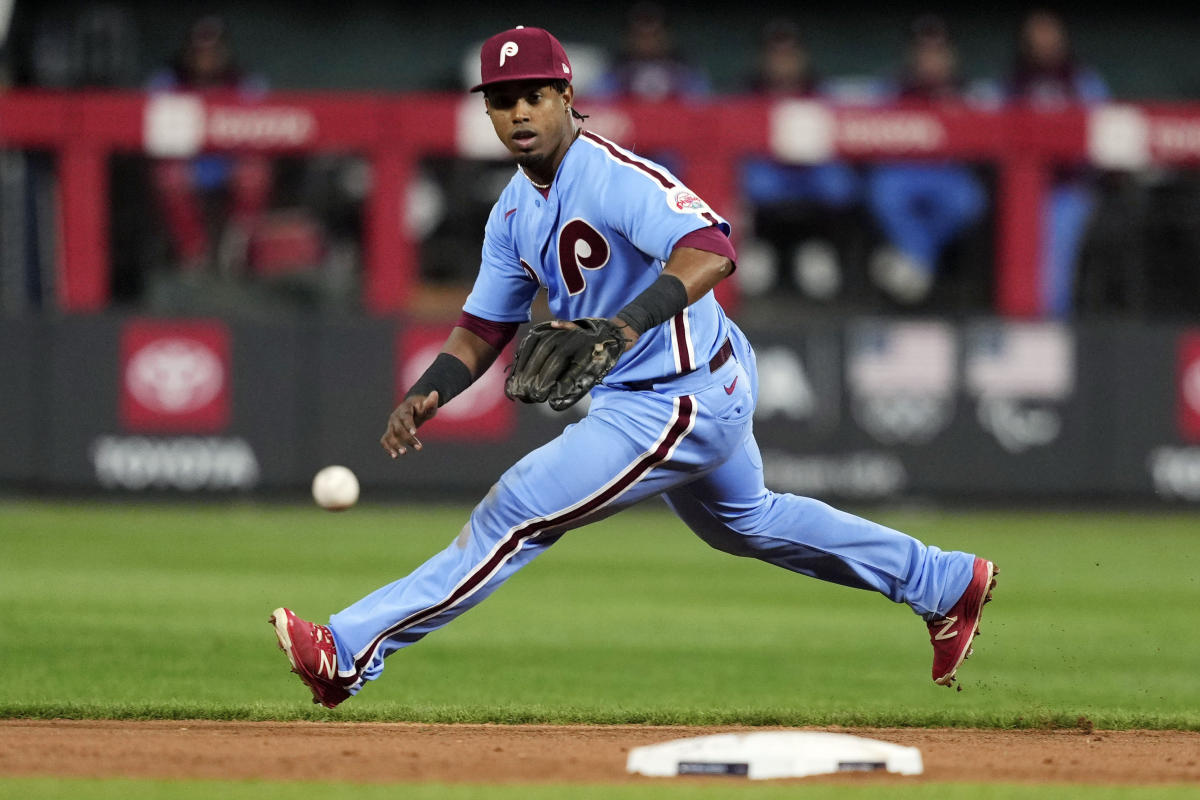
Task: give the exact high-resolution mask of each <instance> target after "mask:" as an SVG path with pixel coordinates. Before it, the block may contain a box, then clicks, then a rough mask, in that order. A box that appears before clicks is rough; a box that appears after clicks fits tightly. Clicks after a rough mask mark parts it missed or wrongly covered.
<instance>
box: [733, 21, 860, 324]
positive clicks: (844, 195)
mask: <svg viewBox="0 0 1200 800" xmlns="http://www.w3.org/2000/svg"><path fill="white" fill-rule="evenodd" d="M747 88H748V89H749V91H750V93H751V94H753V95H755V96H757V97H762V98H765V99H769V100H779V101H782V100H813V101H820V100H823V99H826V92H825V90H824V87H823V86H822V82H821V80H820V78H819V77H818V75H817V74H816V71H815V69H814V68H813V64H812V58H811V55H810V53H809V50H808V48H807V47H806V46H805V44H804V41H803V40H802V38H801V36H800V32H799V29H798V28H797V26H796V25H795V24H794V23H793V22H791V21H790V20H786V19H776V20H773V21H771V22H769V23H768V24H767V25H766V27H765V28H764V29H763V36H762V45H761V48H760V50H759V55H758V63H757V69H756V71H755V73H754V74H753V75H752V76H751V78H750V79H749V81H748V82H747ZM741 188H742V194H743V196H744V197H745V198H746V200H747V201H749V203H750V204H751V205H752V206H753V207H754V223H755V224H754V229H755V233H756V235H757V236H758V238H759V240H760V241H764V242H769V243H770V247H771V249H772V253H771V255H770V258H771V260H772V261H773V263H775V264H776V265H782V264H790V266H791V274H792V277H793V280H794V281H795V283H796V285H797V287H798V288H799V289H800V290H801V291H802V292H804V294H805V295H807V296H808V297H811V298H813V299H817V300H828V299H831V298H832V297H833V296H834V295H836V294H837V293H838V291H839V290H840V289H841V288H842V283H843V275H842V271H843V265H844V263H845V262H846V261H847V260H849V258H848V255H847V251H848V250H850V249H852V247H853V243H852V242H851V241H849V239H850V238H851V233H850V231H851V230H852V229H857V228H858V227H859V226H858V224H857V223H856V222H854V221H853V220H851V219H849V216H850V214H851V212H852V210H853V209H854V208H855V207H856V205H857V203H858V202H859V201H860V199H861V185H860V179H859V176H858V173H857V172H856V171H855V169H854V167H852V166H851V165H849V164H846V163H844V162H840V161H829V162H825V163H821V164H813V165H798V164H783V163H780V162H778V161H775V160H774V159H771V158H766V157H752V158H747V159H746V160H745V161H744V162H743V163H742V170H741ZM751 249H752V248H751ZM776 269H778V268H776ZM778 277H779V276H778V275H775V277H774V278H767V279H766V280H764V281H763V284H764V285H763V286H761V287H759V288H760V289H761V290H764V291H765V290H766V289H768V288H770V287H769V286H767V285H766V282H767V281H773V280H777V279H778Z"/></svg>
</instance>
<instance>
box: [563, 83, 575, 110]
mask: <svg viewBox="0 0 1200 800" xmlns="http://www.w3.org/2000/svg"><path fill="white" fill-rule="evenodd" d="M562 99H563V105H565V106H566V107H567V110H568V111H570V110H571V104H572V103H574V102H575V87H574V86H572V85H571V84H569V83H568V84H567V88H565V89H563V91H562Z"/></svg>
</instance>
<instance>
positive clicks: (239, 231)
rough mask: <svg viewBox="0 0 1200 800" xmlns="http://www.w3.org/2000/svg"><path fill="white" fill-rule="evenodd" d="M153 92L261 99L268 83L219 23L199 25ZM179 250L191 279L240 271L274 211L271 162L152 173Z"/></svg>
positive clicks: (207, 157)
mask: <svg viewBox="0 0 1200 800" xmlns="http://www.w3.org/2000/svg"><path fill="white" fill-rule="evenodd" d="M147 88H148V89H149V90H150V91H151V92H189V93H200V94H221V93H233V94H234V95H235V96H236V98H237V99H238V100H243V101H244V100H251V101H252V100H257V99H259V98H261V97H262V96H263V95H264V94H265V93H266V89H267V84H266V81H265V80H264V79H263V78H261V77H260V76H257V75H252V74H248V73H246V72H244V71H243V70H242V68H241V66H240V65H239V64H238V63H237V60H236V58H235V57H234V52H233V46H232V43H231V41H230V38H229V31H228V28H227V26H226V24H225V22H224V20H222V19H221V18H219V17H215V16H208V17H203V18H201V19H199V20H197V21H196V22H194V23H193V24H192V26H191V27H190V29H189V31H188V34H187V38H186V40H185V41H184V43H183V46H182V47H181V48H180V50H179V52H178V53H177V54H176V56H175V58H174V60H173V61H172V63H171V64H170V65H169V66H167V67H165V68H164V69H161V70H159V71H158V72H156V73H155V74H154V75H153V76H151V78H150V81H149V83H148V86H147ZM152 175H153V184H154V188H155V191H156V194H157V197H158V200H159V202H160V204H161V206H162V210H163V215H164V219H165V222H166V226H167V230H168V232H169V234H170V238H171V244H172V248H173V250H174V254H175V256H176V258H177V259H178V262H179V265H180V267H181V269H182V270H183V271H184V272H185V273H192V272H196V271H202V270H205V269H206V268H208V267H209V266H210V265H212V264H213V261H214V259H215V260H216V262H217V263H216V264H215V266H216V267H217V268H218V269H220V270H221V271H225V272H235V271H240V270H241V269H242V268H243V267H244V266H245V264H244V261H245V257H246V246H247V242H248V241H249V237H250V235H251V233H252V232H253V227H254V225H255V224H256V222H257V221H258V219H259V218H260V217H261V215H262V213H263V211H264V210H265V209H266V206H267V202H268V200H269V198H270V192H271V185H272V175H271V164H270V161H269V160H268V159H267V158H266V157H265V156H261V155H256V154H246V153H239V154H230V153H202V154H200V155H197V156H195V157H193V158H189V159H164V160H160V161H157V162H155V164H154V165H153V168H152ZM214 203H215V205H217V206H218V207H219V213H218V214H217V215H216V216H218V217H220V219H219V220H218V222H217V223H216V225H217V226H218V227H219V228H220V232H221V244H220V247H219V248H214V247H213V246H212V245H211V242H210V226H211V225H213V223H211V222H210V220H209V216H210V214H209V213H207V211H208V208H209V206H211V205H214Z"/></svg>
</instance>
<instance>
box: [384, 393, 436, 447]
mask: <svg viewBox="0 0 1200 800" xmlns="http://www.w3.org/2000/svg"><path fill="white" fill-rule="evenodd" d="M437 406H438V393H437V391H433V392H430V393H429V394H428V395H414V396H412V397H406V398H404V402H402V403H401V404H400V405H399V406H397V407H396V410H395V411H393V412H392V413H391V416H389V417H388V421H387V430H385V431H384V433H383V436H382V437H381V438H380V439H379V443H380V444H381V445H382V446H383V449H384V450H385V451H387V454H388V455H390V456H391V457H392V458H396V457H397V456H402V455H404V454H405V453H407V452H408V448H410V447H411V448H412V449H414V450H420V449H422V447H423V445H422V444H421V440H420V439H418V438H417V428H419V427H420V426H421V425H423V424H424V423H426V422H428V421H429V420H430V419H432V418H433V416H434V415H435V414H436V413H437Z"/></svg>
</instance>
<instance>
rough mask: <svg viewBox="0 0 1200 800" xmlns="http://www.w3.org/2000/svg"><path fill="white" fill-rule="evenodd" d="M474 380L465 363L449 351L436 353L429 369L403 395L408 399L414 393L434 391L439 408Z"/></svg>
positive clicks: (425, 393) (423, 393)
mask: <svg viewBox="0 0 1200 800" xmlns="http://www.w3.org/2000/svg"><path fill="white" fill-rule="evenodd" d="M474 380H475V378H473V377H472V376H471V370H469V369H467V365H466V364H464V363H463V362H461V361H459V360H458V358H456V357H455V356H452V355H450V354H449V353H438V354H437V358H435V359H434V360H433V363H432V364H430V365H429V369H427V370H425V372H423V373H422V374H421V377H420V378H418V379H417V382H416V383H414V384H413V385H412V388H411V389H409V390H408V393H407V394H405V395H404V397H405V399H408V398H409V397H412V396H413V395H414V394H422V395H427V394H430V393H432V392H434V391H436V392H437V393H438V408H441V407H442V406H444V405H446V403H449V402H450V399H451V398H452V397H454V396H456V395H459V394H462V393H463V391H464V390H466V388H467V387H468V386H470V385H471V383H472V382H474Z"/></svg>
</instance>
